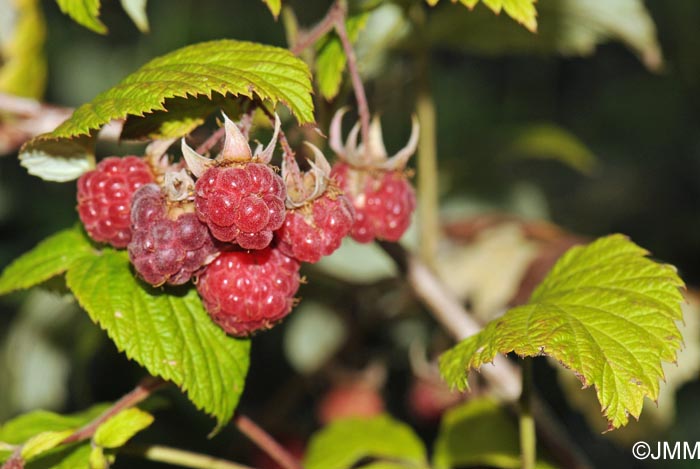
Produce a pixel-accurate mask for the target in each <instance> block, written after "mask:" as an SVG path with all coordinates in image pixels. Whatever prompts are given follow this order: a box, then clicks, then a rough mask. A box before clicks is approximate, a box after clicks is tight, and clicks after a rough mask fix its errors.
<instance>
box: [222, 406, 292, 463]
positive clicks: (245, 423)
mask: <svg viewBox="0 0 700 469" xmlns="http://www.w3.org/2000/svg"><path fill="white" fill-rule="evenodd" d="M233 422H234V423H235V424H236V428H238V430H239V431H240V432H241V433H243V434H244V435H245V436H247V437H248V438H250V440H251V441H252V442H253V443H255V444H256V445H257V446H258V448H260V449H261V450H263V451H265V452H266V453H267V454H268V455H269V456H270V457H271V458H272V459H274V460H275V461H277V463H278V464H279V465H280V466H282V467H283V468H284V469H303V468H302V467H301V464H299V461H297V460H296V458H294V456H292V455H291V454H290V453H289V452H288V451H287V450H286V449H284V447H283V446H282V445H280V444H279V443H278V442H277V441H276V440H275V439H274V438H272V436H270V434H269V433H267V432H266V431H265V430H263V429H262V428H260V427H259V426H258V425H257V424H256V423H255V422H253V421H252V420H251V419H249V418H248V417H246V416H245V415H240V414H239V415H236V416H235V417H234V418H233Z"/></svg>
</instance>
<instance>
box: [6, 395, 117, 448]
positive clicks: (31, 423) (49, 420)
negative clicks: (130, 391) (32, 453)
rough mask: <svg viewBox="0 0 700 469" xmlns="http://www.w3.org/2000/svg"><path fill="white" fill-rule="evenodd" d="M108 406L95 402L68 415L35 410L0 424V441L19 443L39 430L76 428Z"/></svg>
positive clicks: (51, 430)
mask: <svg viewBox="0 0 700 469" xmlns="http://www.w3.org/2000/svg"><path fill="white" fill-rule="evenodd" d="M108 407H109V404H97V405H94V406H92V407H90V408H89V409H88V410H85V411H83V412H79V413H75V414H70V415H60V414H56V413H54V412H48V411H45V410H35V411H33V412H29V413H28V414H24V415H20V416H19V417H16V418H14V419H12V420H9V421H8V422H5V423H4V424H3V425H2V426H0V441H3V442H6V443H11V444H20V443H24V442H25V441H26V440H28V439H29V438H31V437H32V436H34V435H37V434H39V433H41V432H60V431H63V430H72V429H76V428H79V427H81V426H83V425H85V424H86V423H88V422H90V421H91V420H93V419H94V418H96V417H97V416H99V415H100V414H101V413H102V412H104V411H105V410H106V409H107V408H108Z"/></svg>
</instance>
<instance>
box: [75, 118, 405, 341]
mask: <svg viewBox="0 0 700 469" xmlns="http://www.w3.org/2000/svg"><path fill="white" fill-rule="evenodd" d="M224 118H225V122H224V130H225V137H224V143H223V147H222V150H221V152H220V153H219V155H218V156H217V157H216V158H215V159H210V158H206V157H204V156H202V155H199V154H198V153H196V152H195V151H194V150H192V149H191V148H190V147H189V146H187V144H186V143H185V141H184V140H183V142H182V153H183V159H182V161H180V162H178V163H173V164H163V163H160V162H159V161H161V160H163V158H162V156H163V155H162V154H161V155H158V154H153V152H149V151H148V150H147V152H146V153H147V156H146V157H143V158H140V157H136V156H127V157H122V158H120V157H115V156H112V157H108V158H105V159H103V160H102V161H101V162H100V163H99V164H98V165H97V167H96V168H95V169H93V170H91V171H89V172H87V173H85V174H83V175H82V176H81V177H80V179H79V181H78V214H79V216H80V219H81V221H82V222H83V225H84V226H85V230H86V231H87V233H88V234H89V235H90V237H91V238H92V239H94V240H95V241H98V242H101V243H108V244H111V245H112V246H114V247H115V248H126V249H127V250H128V253H129V259H130V260H131V263H132V265H133V267H134V270H135V272H136V273H137V274H138V275H139V277H141V279H143V280H144V281H145V282H147V283H149V284H151V285H153V286H156V287H158V286H161V285H165V284H167V285H182V284H185V283H187V282H189V281H190V280H194V282H195V284H196V286H197V290H198V292H199V294H200V296H201V298H202V300H203V303H204V306H205V307H206V309H207V311H208V313H209V315H210V316H211V318H212V319H213V320H214V321H215V322H216V323H217V324H219V325H220V326H221V327H222V328H223V329H224V330H225V331H226V332H227V333H229V334H232V335H235V336H246V335H249V334H250V333H252V332H254V331H257V330H260V329H268V328H270V327H272V326H273V325H274V324H275V323H277V322H279V321H280V320H281V319H282V318H284V317H285V316H286V315H287V314H289V313H290V311H291V310H292V307H293V306H294V303H295V300H294V295H295V294H296V292H297V290H298V288H299V283H300V277H299V267H300V263H301V262H309V263H315V262H318V261H319V260H320V259H321V258H322V257H323V256H327V255H329V254H331V253H333V252H334V251H335V250H336V249H338V247H339V246H340V244H341V241H342V239H343V238H344V237H345V236H346V235H350V236H352V237H353V238H354V239H356V240H357V241H359V242H365V243H366V242H370V241H372V240H374V239H384V240H389V241H397V240H398V239H399V238H400V237H401V235H403V233H404V232H405V231H406V229H407V228H408V225H409V223H410V217H411V214H412V212H413V210H414V209H415V195H414V192H413V188H412V187H411V185H410V184H409V182H408V181H407V179H406V176H405V171H404V166H405V162H406V160H407V158H408V156H410V154H412V153H413V151H415V143H416V142H415V140H416V138H415V137H414V135H412V137H411V141H410V142H409V145H408V148H407V149H404V150H402V151H401V152H399V154H397V156H395V157H393V158H387V157H386V151H385V150H384V148H383V144H382V143H381V134H379V144H377V142H372V141H370V142H369V143H368V144H367V145H359V146H358V144H357V142H356V139H357V130H354V131H351V133H350V137H349V138H348V143H347V144H346V145H345V146H343V145H340V144H339V142H340V135H339V132H340V119H341V118H342V114H339V115H337V116H336V119H334V126H333V128H332V129H331V146H332V148H333V149H334V150H335V151H336V153H337V154H338V157H339V158H340V161H339V162H338V163H337V164H336V166H335V167H334V168H331V167H330V165H329V164H328V162H327V161H326V159H325V157H324V156H323V154H322V153H321V151H320V150H318V149H317V148H316V147H313V146H311V147H312V150H313V153H314V161H309V164H310V166H311V169H310V170H309V171H307V172H302V171H301V170H300V169H299V166H298V165H297V163H296V161H295V159H294V155H293V154H289V153H285V155H284V162H283V165H282V172H281V175H280V174H279V171H278V169H277V168H276V167H274V166H272V165H271V164H270V160H271V159H272V153H273V150H274V148H275V144H276V140H277V135H278V132H279V120H277V121H276V125H275V133H274V136H273V138H272V141H271V142H270V144H269V145H268V146H267V147H265V148H264V149H262V148H261V147H260V146H258V149H257V150H256V151H255V152H252V151H251V148H250V146H249V143H248V139H247V137H246V136H245V135H244V134H243V132H241V130H240V129H239V127H238V126H237V125H236V124H235V123H234V122H232V121H230V120H229V119H228V118H227V117H225V116H224ZM377 124H378V123H377ZM374 130H375V132H374V133H373V135H375V134H376V130H377V129H374ZM416 130H417V128H416V126H414V134H415V131H416ZM353 139H355V140H354V141H353ZM363 148H364V150H363ZM161 153H162V152H161ZM405 153H408V156H406V155H405ZM397 160H400V161H399V165H398V166H397V165H396V164H394V163H395V162H396V161H397ZM392 162H394V163H392Z"/></svg>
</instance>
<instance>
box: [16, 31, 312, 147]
mask: <svg viewBox="0 0 700 469" xmlns="http://www.w3.org/2000/svg"><path fill="white" fill-rule="evenodd" d="M213 93H220V94H222V95H226V94H231V95H234V96H245V97H247V98H250V99H253V98H257V99H262V100H270V101H271V102H273V103H277V102H283V103H285V104H286V105H287V106H288V107H289V109H290V110H291V111H292V113H293V114H295V115H296V117H297V120H298V121H299V123H300V124H304V123H309V122H313V121H314V117H313V103H312V100H311V79H310V72H309V69H308V67H307V66H306V64H305V63H304V62H303V61H302V60H301V59H299V58H297V57H295V56H293V55H292V54H291V52H289V51H288V50H286V49H281V48H279V47H273V46H268V45H263V44H256V43H252V42H244V41H233V40H219V41H210V42H203V43H200V44H194V45H191V46H187V47H184V48H182V49H178V50H176V51H173V52H171V53H169V54H166V55H164V56H162V57H159V58H156V59H153V60H151V61H150V62H149V63H147V64H146V65H144V66H143V67H141V68H140V69H139V70H138V71H136V72H134V73H132V74H131V75H129V76H128V77H126V78H125V79H124V80H123V81H122V82H121V83H119V84H118V85H116V86H114V87H113V88H111V89H109V90H107V91H105V92H103V93H101V94H99V95H98V96H97V97H95V99H93V100H92V102H90V103H87V104H84V105H82V106H81V107H79V108H78V109H77V110H76V111H75V112H74V113H73V115H72V116H71V117H70V118H69V119H68V120H66V121H65V122H64V123H63V124H61V125H60V126H59V127H58V128H56V130H54V131H53V132H50V133H48V134H44V135H40V136H38V137H36V138H34V139H33V140H32V141H30V143H29V145H25V147H23V148H22V150H20V153H24V151H25V149H26V148H28V147H31V145H32V144H36V142H37V141H47V140H59V143H60V144H63V143H65V141H64V139H72V138H74V137H77V136H81V135H89V134H91V133H93V132H94V131H95V130H97V129H99V128H100V127H102V126H103V125H105V124H106V123H108V122H109V121H111V120H112V119H123V118H125V117H127V116H130V115H133V116H140V115H144V114H145V113H150V112H154V111H162V110H164V109H165V106H164V105H165V101H166V99H168V98H175V97H181V98H186V97H189V96H193V97H196V96H198V95H202V96H207V97H210V98H211V97H212V94H213Z"/></svg>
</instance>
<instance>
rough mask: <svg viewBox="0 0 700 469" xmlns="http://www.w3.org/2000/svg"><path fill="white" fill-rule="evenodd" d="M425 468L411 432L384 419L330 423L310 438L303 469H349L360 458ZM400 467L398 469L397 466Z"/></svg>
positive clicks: (422, 453)
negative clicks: (384, 460) (390, 461)
mask: <svg viewBox="0 0 700 469" xmlns="http://www.w3.org/2000/svg"><path fill="white" fill-rule="evenodd" d="M367 457H371V458H376V459H390V460H392V462H394V463H395V464H397V465H398V464H400V463H403V464H404V465H405V466H406V467H413V468H427V465H428V464H427V461H426V454H425V448H424V446H423V443H422V442H421V440H420V439H419V438H418V437H417V436H416V434H415V433H414V432H413V430H411V428H410V427H409V426H408V425H406V424H404V423H401V422H399V421H396V420H394V419H392V418H391V417H389V416H387V415H383V416H379V417H374V418H371V419H361V418H352V419H344V420H338V421H336V422H333V423H331V424H330V425H328V426H327V427H325V428H324V429H322V430H321V431H319V432H318V433H316V434H315V435H313V436H312V438H311V441H310V443H309V447H308V449H307V451H306V455H305V456H304V468H305V469H350V468H351V467H355V464H356V463H358V462H360V461H361V460H362V459H363V458H367ZM399 467H401V466H399Z"/></svg>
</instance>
